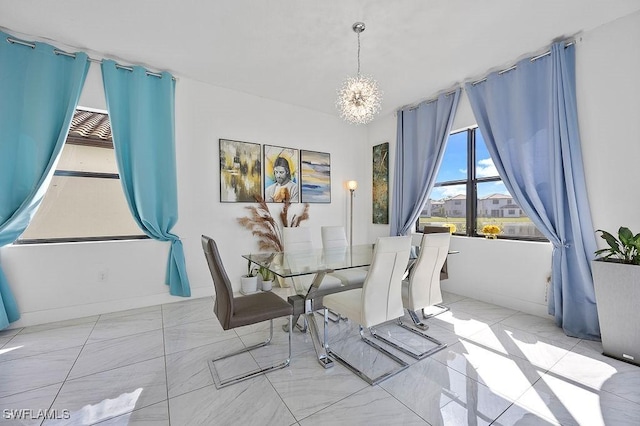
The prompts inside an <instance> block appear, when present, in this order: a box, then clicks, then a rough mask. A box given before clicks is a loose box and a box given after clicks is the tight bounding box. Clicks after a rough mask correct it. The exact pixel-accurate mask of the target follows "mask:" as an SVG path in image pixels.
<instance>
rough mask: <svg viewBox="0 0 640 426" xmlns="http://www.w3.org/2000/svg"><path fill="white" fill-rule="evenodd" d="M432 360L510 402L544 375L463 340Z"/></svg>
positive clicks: (495, 352)
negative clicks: (469, 378)
mask: <svg viewBox="0 0 640 426" xmlns="http://www.w3.org/2000/svg"><path fill="white" fill-rule="evenodd" d="M431 359H433V360H436V361H439V362H441V363H443V364H445V365H447V366H448V367H450V368H452V369H454V370H456V371H458V372H460V373H462V374H464V375H466V376H469V377H472V378H473V379H475V380H477V381H479V382H480V383H482V384H483V385H485V386H487V387H488V388H490V389H491V390H492V391H494V392H495V393H497V394H498V395H501V396H503V397H505V398H507V399H509V400H516V399H517V398H518V397H519V396H520V395H522V394H523V393H524V392H525V391H526V390H527V389H528V388H530V387H531V385H533V383H535V382H536V381H537V380H538V379H540V376H541V375H542V374H544V373H545V372H546V370H545V369H541V368H539V367H536V366H534V365H533V364H531V363H530V362H528V361H526V360H524V359H522V358H518V357H512V356H509V355H508V354H505V353H501V352H498V351H495V350H492V349H491V348H487V347H484V346H480V345H477V344H475V343H473V342H471V341H468V340H464V339H463V340H461V341H460V342H459V343H457V344H455V345H452V346H450V347H448V348H446V349H444V350H442V351H440V352H438V353H436V354H435V355H433V356H431Z"/></svg>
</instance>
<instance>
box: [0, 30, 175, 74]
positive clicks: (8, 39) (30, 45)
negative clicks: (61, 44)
mask: <svg viewBox="0 0 640 426" xmlns="http://www.w3.org/2000/svg"><path fill="white" fill-rule="evenodd" d="M7 42H9V43H11V44H20V45H22V46H26V47H30V48H32V49H35V48H36V44H35V43H29V42H28V41H22V40H18V39H15V38H12V37H7ZM53 53H55V54H56V55H62V56H68V57H70V58H75V57H76V54H75V53H69V52H65V51H64V50H60V49H56V48H55V47H54V48H53ZM89 62H95V63H97V64H101V63H102V59H94V58H89ZM116 68H120V69H123V70H127V71H133V68H132V67H128V66H126V65H120V64H118V63H116ZM145 72H146V74H147V75H149V76H152V77H158V78H162V74H160V73H157V72H152V71H148V70H145ZM171 79H172V80H174V81H175V79H176V78H175V77H173V76H171Z"/></svg>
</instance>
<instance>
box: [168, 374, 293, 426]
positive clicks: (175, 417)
mask: <svg viewBox="0 0 640 426" xmlns="http://www.w3.org/2000/svg"><path fill="white" fill-rule="evenodd" d="M169 413H170V416H171V424H172V425H218V424H219V425H267V424H268V425H283V426H285V425H286V426H289V425H292V424H294V423H295V419H294V418H293V416H292V415H291V412H290V411H289V410H288V409H287V407H286V406H285V405H284V404H283V402H282V400H281V399H280V397H279V396H278V394H277V393H276V391H275V390H274V389H273V387H272V386H271V385H270V384H269V382H268V381H267V379H266V378H265V377H264V376H260V377H257V378H255V379H253V380H248V381H244V382H240V383H237V384H235V385H232V386H228V387H226V388H222V389H219V390H218V389H216V388H215V386H213V385H211V386H207V387H204V388H201V389H198V390H195V391H192V392H189V393H186V394H183V395H180V396H177V397H175V398H171V399H169Z"/></svg>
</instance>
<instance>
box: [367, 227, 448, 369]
mask: <svg viewBox="0 0 640 426" xmlns="http://www.w3.org/2000/svg"><path fill="white" fill-rule="evenodd" d="M416 237H419V238H420V251H419V253H418V258H417V259H416V261H415V263H414V264H413V266H412V267H411V271H410V273H409V277H408V279H406V280H404V281H403V282H402V304H403V306H404V307H405V309H406V310H407V312H408V314H409V317H410V318H411V320H412V321H413V323H414V325H415V326H416V327H417V328H419V329H420V330H427V329H428V328H429V327H428V326H427V325H426V324H424V323H423V322H421V321H420V319H418V315H417V314H416V312H415V311H417V310H424V308H426V307H429V306H432V305H435V304H436V303H441V302H442V291H441V290H440V270H441V269H442V265H443V264H444V261H445V260H446V258H447V254H448V252H449V242H450V239H451V235H450V234H449V233H448V232H447V233H436V234H414V235H413V236H412V238H416ZM423 312H424V311H423ZM397 323H398V325H399V326H400V327H402V328H404V329H406V330H409V331H411V332H412V333H414V334H417V335H418V336H420V337H422V338H423V339H426V340H428V341H430V342H432V343H433V344H435V346H432V347H430V348H429V349H428V350H426V351H422V352H419V351H415V350H412V349H411V348H410V347H408V346H407V345H404V344H402V342H399V341H398V340H397V339H395V338H391V336H390V335H384V334H376V335H375V337H376V338H378V339H380V340H382V341H384V342H385V343H387V344H389V345H391V346H392V347H394V348H396V349H398V350H399V351H401V352H404V353H406V354H407V355H409V356H411V357H413V358H415V359H423V358H425V357H427V356H429V355H432V354H434V353H436V352H438V351H439V350H441V349H444V348H445V347H446V346H447V345H446V344H445V343H442V342H441V341H439V340H437V339H436V338H434V337H431V336H429V335H427V334H424V333H422V332H421V331H418V330H416V329H414V328H412V327H410V326H408V325H406V324H404V323H403V322H402V319H401V318H398V319H397Z"/></svg>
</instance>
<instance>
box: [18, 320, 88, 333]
mask: <svg viewBox="0 0 640 426" xmlns="http://www.w3.org/2000/svg"><path fill="white" fill-rule="evenodd" d="M98 318H99V316H98V315H93V316H90V317H82V318H74V319H70V320H64V321H56V322H49V323H46V324H39V325H33V326H30V327H25V328H24V329H23V330H22V332H21V334H28V333H37V332H39V331H46V330H53V329H54V328H61V327H69V326H72V325H81V324H95V322H96V321H97V320H98Z"/></svg>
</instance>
